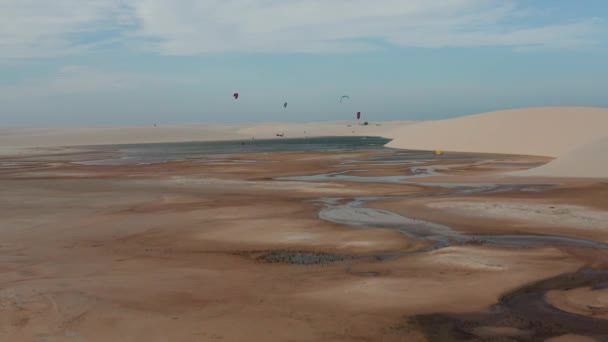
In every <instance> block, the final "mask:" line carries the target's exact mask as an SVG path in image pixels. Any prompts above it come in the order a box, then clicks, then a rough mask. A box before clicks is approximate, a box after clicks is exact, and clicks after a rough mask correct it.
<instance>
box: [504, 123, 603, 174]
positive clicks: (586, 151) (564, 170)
mask: <svg viewBox="0 0 608 342" xmlns="http://www.w3.org/2000/svg"><path fill="white" fill-rule="evenodd" d="M512 174H513V175H520V176H549V177H591V178H608V134H607V135H606V137H604V138H602V139H600V140H598V141H595V142H592V143H589V144H586V145H583V146H581V147H579V148H577V149H575V150H573V151H571V152H569V153H566V154H564V155H563V156H560V157H558V158H557V159H555V160H553V161H551V162H549V163H547V164H545V165H543V166H540V167H537V168H534V169H530V170H526V171H518V172H514V173H512Z"/></svg>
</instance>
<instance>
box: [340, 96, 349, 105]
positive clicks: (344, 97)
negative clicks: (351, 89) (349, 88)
mask: <svg viewBox="0 0 608 342" xmlns="http://www.w3.org/2000/svg"><path fill="white" fill-rule="evenodd" d="M344 99H349V100H350V96H348V95H344V96H342V97H341V98H340V103H342V101H343V100H344Z"/></svg>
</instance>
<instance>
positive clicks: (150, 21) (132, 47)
mask: <svg viewBox="0 0 608 342" xmlns="http://www.w3.org/2000/svg"><path fill="white" fill-rule="evenodd" d="M607 20H608V2H606V1H603V0H579V1H570V0H529V1H523V0H522V1H509V0H500V1H499V0H443V1H429V0H409V1H405V0H374V1H371V0H281V1H277V0H181V1H174V0H88V1H82V0H55V1H45V0H1V1H0V75H1V77H0V104H1V107H0V108H1V109H0V126H5V125H28V126H63V125H148V124H150V123H153V122H155V123H161V124H179V123H195V122H260V121H313V120H343V119H344V120H346V119H351V118H352V117H353V115H354V113H355V112H356V111H361V112H363V113H364V116H365V118H367V119H369V120H393V119H403V120H421V119H438V118H447V117H453V116H460V115H465V114H473V113H478V112H484V111H491V110H499V109H506V108H517V107H528V106H562V105H568V106H599V107H608V96H607V95H606V94H607V89H608V63H607V62H606V61H608V22H607ZM234 91H238V92H239V93H240V94H241V98H240V99H239V100H238V101H234V100H233V99H232V97H231V96H232V93H233V92H234ZM342 94H348V95H350V96H351V101H350V102H348V103H347V104H343V105H340V104H339V102H338V99H339V97H340V96H341V95H342ZM285 101H288V102H289V106H288V108H287V110H285V109H284V108H283V107H282V104H283V102H285Z"/></svg>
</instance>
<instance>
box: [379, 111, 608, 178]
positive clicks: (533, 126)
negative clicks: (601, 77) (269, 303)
mask: <svg viewBox="0 0 608 342" xmlns="http://www.w3.org/2000/svg"><path fill="white" fill-rule="evenodd" d="M606 127H608V109H604V108H579V107H550V108H527V109H516V110H506V111H499V112H491V113H483V114H477V115H470V116H465V117H459V118H455V119H447V120H440V121H428V122H421V123H418V124H415V125H411V126H407V127H400V128H397V129H396V130H395V131H394V132H392V133H391V134H390V135H391V136H394V137H395V139H394V140H393V141H391V142H390V143H389V144H388V146H389V147H393V148H403V149H417V150H437V149H438V150H445V151H459V152H486V153H503V154H520V155H537V156H548V157H556V158H557V159H556V160H555V161H553V162H550V163H549V164H547V165H546V166H542V167H540V168H538V169H533V170H529V171H525V172H521V173H517V174H518V175H522V176H550V177H597V178H608V153H606V151H608V133H607V131H606Z"/></svg>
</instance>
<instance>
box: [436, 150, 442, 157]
mask: <svg viewBox="0 0 608 342" xmlns="http://www.w3.org/2000/svg"><path fill="white" fill-rule="evenodd" d="M434 153H435V155H436V156H440V155H442V154H443V151H441V150H435V152H434Z"/></svg>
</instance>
